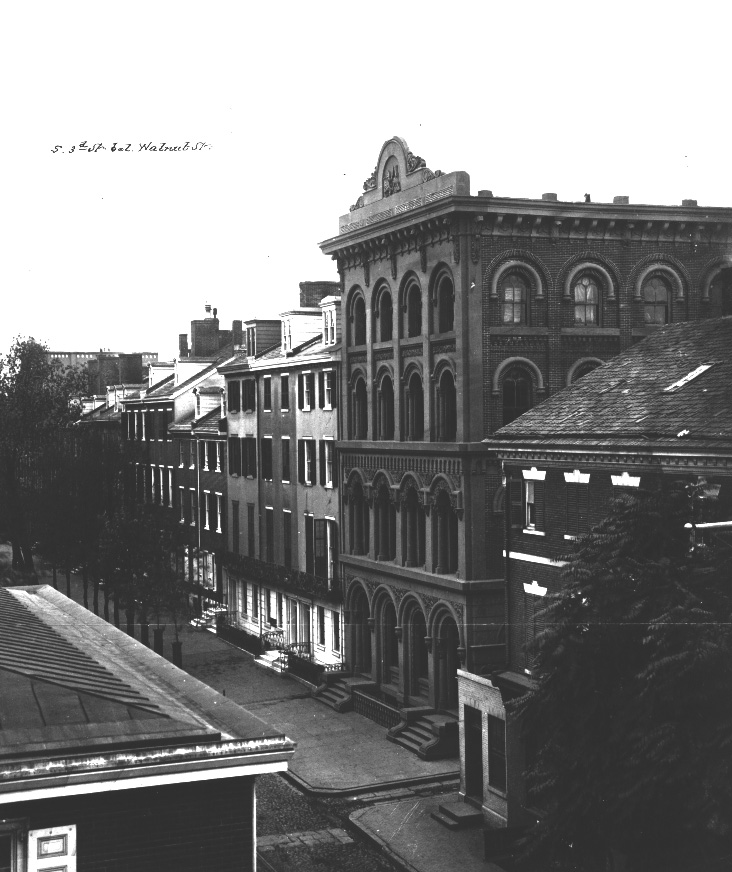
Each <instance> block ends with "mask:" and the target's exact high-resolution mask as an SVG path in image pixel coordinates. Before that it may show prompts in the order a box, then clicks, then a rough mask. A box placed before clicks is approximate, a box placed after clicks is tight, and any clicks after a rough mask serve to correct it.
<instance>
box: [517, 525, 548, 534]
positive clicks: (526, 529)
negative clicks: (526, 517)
mask: <svg viewBox="0 0 732 872" xmlns="http://www.w3.org/2000/svg"><path fill="white" fill-rule="evenodd" d="M521 532H522V533H526V534H527V535H528V536H546V533H545V532H544V530H532V529H530V528H529V527H524V529H523V530H522V531H521Z"/></svg>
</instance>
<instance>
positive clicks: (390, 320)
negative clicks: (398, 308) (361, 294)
mask: <svg viewBox="0 0 732 872" xmlns="http://www.w3.org/2000/svg"><path fill="white" fill-rule="evenodd" d="M377 315H378V318H379V340H380V341H381V342H390V341H391V339H392V337H393V333H394V314H393V307H392V302H391V294H390V293H389V291H382V292H381V295H380V296H379V308H378V310H377Z"/></svg>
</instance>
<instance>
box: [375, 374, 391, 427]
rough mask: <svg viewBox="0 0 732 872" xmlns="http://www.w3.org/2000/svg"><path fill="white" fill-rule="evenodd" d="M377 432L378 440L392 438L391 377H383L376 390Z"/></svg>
mask: <svg viewBox="0 0 732 872" xmlns="http://www.w3.org/2000/svg"><path fill="white" fill-rule="evenodd" d="M376 399H377V403H376V408H377V412H378V416H377V432H378V434H379V439H385V440H387V441H388V440H392V439H393V438H394V385H393V384H392V380H391V376H388V375H385V376H384V377H383V378H382V379H381V383H380V385H379V387H378V389H377V397H376Z"/></svg>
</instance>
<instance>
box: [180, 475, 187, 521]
mask: <svg viewBox="0 0 732 872" xmlns="http://www.w3.org/2000/svg"><path fill="white" fill-rule="evenodd" d="M185 492H186V489H185V487H184V486H183V485H182V484H179V485H178V495H179V496H180V520H179V522H178V523H179V524H185V522H186V504H185V500H184V499H183V496H184V494H185Z"/></svg>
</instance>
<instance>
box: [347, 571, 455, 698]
mask: <svg viewBox="0 0 732 872" xmlns="http://www.w3.org/2000/svg"><path fill="white" fill-rule="evenodd" d="M400 613H401V617H399V616H398V611H397V607H396V605H395V602H394V599H393V598H392V595H391V594H390V593H389V591H388V590H387V589H386V588H384V587H382V588H379V589H378V590H377V591H376V592H375V594H374V596H373V600H371V601H370V600H369V597H368V595H367V593H366V590H365V589H364V587H363V585H362V584H361V583H360V582H356V583H355V584H353V586H352V588H351V591H350V595H349V598H348V607H347V608H346V652H347V658H348V661H349V663H350V664H351V665H352V667H353V672H354V674H359V675H362V676H363V677H364V678H366V679H368V680H370V681H372V682H374V683H375V684H376V685H377V687H378V688H379V690H380V692H381V694H382V695H383V696H384V697H385V698H386V699H390V700H391V701H392V702H393V703H394V704H395V705H412V706H418V705H426V706H430V707H432V708H435V709H438V710H440V711H446V712H456V710H457V705H458V696H457V670H458V669H459V668H461V665H462V661H461V656H464V649H463V648H462V647H461V646H460V631H459V629H458V625H457V622H456V620H455V617H454V615H453V613H452V611H451V610H450V608H449V607H448V606H447V604H445V603H437V604H436V605H435V606H434V607H433V609H432V611H431V613H430V615H425V611H424V608H423V606H422V605H421V603H420V602H419V601H418V600H417V598H416V597H414V596H408V597H407V598H406V602H405V604H404V605H403V606H402V608H401V609H400ZM400 620H401V623H400Z"/></svg>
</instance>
